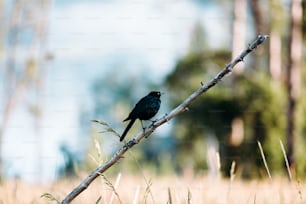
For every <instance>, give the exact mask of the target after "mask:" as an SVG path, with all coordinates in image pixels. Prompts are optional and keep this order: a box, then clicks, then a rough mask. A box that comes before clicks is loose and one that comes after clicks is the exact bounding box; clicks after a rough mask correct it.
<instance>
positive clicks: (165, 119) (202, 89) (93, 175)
mask: <svg viewBox="0 0 306 204" xmlns="http://www.w3.org/2000/svg"><path fill="white" fill-rule="evenodd" d="M267 38H268V35H258V36H257V38H256V39H255V40H254V41H253V42H252V43H250V44H249V46H248V47H247V48H246V49H245V50H244V51H242V52H241V53H240V55H238V56H237V57H236V58H235V59H233V60H232V61H231V62H230V63H229V64H227V65H226V66H225V67H224V69H223V70H222V71H221V72H219V73H218V74H217V75H216V76H215V77H214V78H213V79H212V80H210V81H209V82H208V83H206V84H203V83H201V87H200V88H199V89H198V90H196V91H195V92H193V93H192V94H191V95H190V96H189V97H188V98H187V99H186V100H185V101H183V103H181V104H180V105H179V106H177V107H176V108H175V109H173V110H172V111H171V112H170V113H169V114H167V115H165V116H164V117H163V118H161V119H159V120H157V121H156V122H153V123H152V124H151V125H150V126H149V127H148V128H146V129H145V130H144V131H141V132H140V133H138V134H137V135H136V136H134V137H133V138H132V139H130V140H129V141H128V142H127V143H125V144H124V145H123V146H122V147H121V148H119V149H118V150H117V152H115V153H114V155H113V156H112V157H111V158H110V159H109V160H108V161H106V162H105V163H104V164H102V165H100V166H99V167H98V168H96V169H95V170H94V171H93V172H92V173H91V174H89V175H88V176H87V177H86V178H85V179H84V180H83V181H82V182H81V183H80V184H79V185H78V186H77V187H76V188H75V189H73V191H72V192H71V193H69V194H68V195H67V196H66V198H65V199H64V200H63V201H62V202H61V203H62V204H68V203H70V202H71V201H72V200H73V199H75V198H76V197H77V196H78V195H79V194H80V193H82V192H83V191H84V190H85V189H86V188H87V187H88V186H89V185H90V184H91V183H92V182H93V181H94V180H95V179H96V178H97V177H98V176H99V175H101V174H102V173H104V172H105V171H106V170H107V169H108V168H110V167H111V166H113V165H114V164H116V163H117V162H118V160H119V159H121V158H122V157H123V155H124V154H125V152H126V151H127V150H128V149H129V148H131V147H133V146H134V145H136V144H138V143H139V142H140V140H142V139H143V138H144V137H148V136H149V135H150V134H151V133H152V132H153V131H154V130H155V129H156V128H158V127H159V126H161V125H162V124H164V123H166V122H168V121H169V120H171V119H172V118H174V117H175V116H177V115H178V114H180V113H182V112H184V111H185V110H186V109H188V106H189V105H190V104H191V103H192V102H193V101H194V100H195V99H197V98H198V97H199V96H200V95H201V94H202V93H204V92H206V91H207V90H208V89H210V88H212V87H213V86H215V85H216V84H217V83H218V82H220V81H221V79H222V78H223V77H224V76H225V75H227V74H229V73H230V72H232V70H233V68H234V66H235V65H236V64H238V63H239V62H241V61H243V60H244V58H245V57H246V56H247V55H248V54H249V53H250V52H252V51H253V50H254V49H255V48H257V46H259V45H260V44H262V43H263V42H264V41H265V40H266V39H267Z"/></svg>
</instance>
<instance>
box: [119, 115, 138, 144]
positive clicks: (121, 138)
mask: <svg viewBox="0 0 306 204" xmlns="http://www.w3.org/2000/svg"><path fill="white" fill-rule="evenodd" d="M135 120H136V119H131V121H130V122H129V124H128V125H127V126H126V128H125V130H124V132H123V133H122V135H121V137H120V142H121V141H122V140H123V139H124V138H125V136H126V134H127V132H128V131H129V130H130V128H131V127H132V125H133V124H134V122H135Z"/></svg>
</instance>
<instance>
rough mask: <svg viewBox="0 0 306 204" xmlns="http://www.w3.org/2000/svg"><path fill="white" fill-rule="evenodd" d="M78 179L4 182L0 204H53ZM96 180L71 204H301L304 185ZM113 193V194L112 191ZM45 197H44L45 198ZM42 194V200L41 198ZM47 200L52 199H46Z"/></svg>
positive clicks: (171, 179)
mask: <svg viewBox="0 0 306 204" xmlns="http://www.w3.org/2000/svg"><path fill="white" fill-rule="evenodd" d="M81 180H82V179H81V178H80V179H73V180H64V181H59V182H56V183H53V184H50V185H39V184H29V183H24V182H21V181H6V182H3V183H2V184H1V186H0V203H3V204H15V203H18V204H23V203H24V204H28V203H33V204H34V203H35V204H36V203H38V204H39V203H57V201H56V200H53V201H52V200H51V199H50V198H47V197H48V195H49V194H50V195H52V196H53V197H54V198H55V199H57V200H61V199H63V198H64V197H65V196H66V194H68V193H69V192H70V191H71V190H72V189H73V188H74V187H75V186H76V185H78V184H79V182H80V181H81ZM108 181H109V182H111V183H112V184H109V183H108V182H107V180H105V179H103V178H99V179H97V180H96V181H95V182H94V183H92V185H90V186H89V188H88V189H87V190H85V191H84V192H83V193H82V194H80V195H79V196H78V197H77V198H76V199H75V200H74V201H73V202H72V203H135V204H136V203H157V204H159V203H220V204H221V203H222V204H224V203H235V204H237V203H243V204H246V203H260V204H261V203H284V204H285V203H288V204H289V203H290V204H292V203H305V201H306V200H305V198H304V193H305V190H306V186H305V183H304V182H297V181H292V182H289V181H288V180H287V179H285V178H278V179H276V178H275V179H272V180H264V181H259V180H251V181H242V180H238V179H233V180H230V179H216V178H214V179H213V178H208V177H194V176H184V177H176V176H167V177H154V178H153V177H152V178H151V179H149V178H147V181H145V179H144V178H143V177H135V176H131V175H123V174H122V175H119V176H118V177H117V178H109V180H108ZM114 188H115V189H116V190H115V192H116V193H114V190H113V189H114ZM46 193H47V194H46ZM43 194H45V195H46V196H45V197H41V196H42V195H43ZM50 195H49V197H52V196H50Z"/></svg>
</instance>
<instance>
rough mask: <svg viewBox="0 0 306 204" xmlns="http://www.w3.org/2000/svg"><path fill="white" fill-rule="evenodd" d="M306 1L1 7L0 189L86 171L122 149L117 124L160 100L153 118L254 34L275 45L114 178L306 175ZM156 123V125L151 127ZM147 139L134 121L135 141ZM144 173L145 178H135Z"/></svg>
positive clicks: (18, 1) (162, 131)
mask: <svg viewBox="0 0 306 204" xmlns="http://www.w3.org/2000/svg"><path fill="white" fill-rule="evenodd" d="M305 8H306V3H305V1H298V0H296V1H294V0H292V1H290V0H283V1H280V0H271V1H268V2H266V1H264V0H249V1H247V0H233V1H223V0H192V1H185V0H177V1H176V0H167V1H156V0H149V1H148V0H147V1H142V0H139V1H120V0H105V1H83V0H74V1H70V0H65V1H51V0H31V1H25V0H6V1H1V2H0V15H1V18H0V64H1V67H2V68H1V69H0V77H1V87H0V88H1V91H0V97H1V100H0V102H1V106H0V107H1V108H0V141H1V143H0V158H1V160H0V175H1V179H6V178H20V179H23V180H26V181H39V182H40V181H43V182H46V181H53V180H56V179H58V178H61V177H74V176H76V177H77V176H78V175H79V174H80V172H84V171H85V172H87V171H88V172H89V171H92V170H93V169H94V168H96V167H97V165H98V163H100V162H103V161H105V160H106V159H107V158H109V156H111V154H112V153H113V152H115V151H116V150H117V149H118V148H119V147H121V145H122V144H121V143H119V139H118V138H117V137H116V136H115V135H114V134H112V133H110V132H107V128H105V127H103V126H101V125H99V124H95V123H93V122H91V120H92V119H98V120H102V121H105V122H107V123H108V124H109V125H110V126H111V127H112V128H113V129H115V130H116V131H117V132H118V133H119V134H121V133H122V131H123V130H124V128H125V126H126V125H127V124H126V123H122V120H123V119H124V118H125V117H126V116H127V115H128V113H129V112H130V110H131V109H132V108H133V106H134V104H135V103H136V102H137V101H138V100H139V99H140V98H141V97H143V96H145V95H146V94H147V93H148V92H150V91H151V90H160V91H162V92H164V93H165V94H164V95H162V98H161V100H162V107H161V110H160V111H159V113H158V114H157V116H156V118H160V117H162V116H163V115H164V114H166V113H168V112H169V111H171V109H173V108H175V107H176V106H177V105H178V104H180V102H182V101H183V100H184V99H185V98H186V97H188V95H189V94H191V93H192V92H193V91H194V90H196V89H197V88H199V86H200V83H201V82H204V83H205V82H207V81H208V80H210V79H211V78H212V77H213V76H214V75H215V74H216V73H218V72H219V71H220V70H221V69H222V68H223V67H224V65H225V64H227V63H228V62H230V60H231V59H232V58H233V57H235V56H237V55H238V54H239V53H240V52H241V51H242V50H243V49H244V48H245V47H246V46H247V44H248V43H249V42H251V41H252V40H253V39H255V38H256V36H257V35H258V34H268V35H269V36H270V38H269V39H268V40H267V41H266V42H265V43H264V44H263V45H262V46H260V47H259V48H258V49H257V50H256V51H255V52H253V53H251V54H250V55H249V56H247V58H246V59H245V62H244V63H241V64H239V65H238V66H237V67H236V68H235V70H234V72H233V73H232V74H231V75H230V76H228V77H226V78H225V79H224V80H223V81H222V82H221V83H220V84H218V85H217V86H216V87H214V88H213V89H211V90H209V91H208V92H207V93H205V94H204V95H202V96H201V97H200V98H199V99H197V100H196V101H195V102H194V103H193V104H192V105H191V106H190V107H189V111H188V112H185V113H183V114H181V115H179V116H178V117H176V118H175V119H174V120H171V121H169V122H168V123H167V124H164V125H163V126H162V127H160V128H158V130H157V131H156V132H154V133H153V135H152V136H151V137H150V138H149V139H147V140H143V141H142V143H141V144H140V145H139V146H137V147H136V148H133V149H132V150H131V153H129V154H127V155H126V158H125V159H124V160H122V161H121V162H120V163H119V164H117V165H116V166H115V167H114V168H112V169H110V170H109V171H108V172H107V173H109V174H115V173H118V172H137V171H139V168H141V169H145V170H148V171H150V172H152V173H154V174H157V175H160V174H173V173H176V174H186V173H191V174H203V175H209V176H212V177H214V176H220V175H223V176H227V175H228V174H229V172H230V166H231V163H232V162H233V161H235V162H236V168H237V175H239V176H240V177H242V178H254V177H256V178H258V177H259V178H261V177H266V172H265V169H264V165H263V162H262V158H261V156H260V151H259V148H258V144H257V141H260V143H261V144H262V146H263V151H264V153H265V156H266V159H267V164H268V166H269V168H270V170H271V171H272V173H273V174H279V175H285V172H286V168H285V161H284V156H283V152H282V149H281V145H280V141H282V143H283V144H284V147H285V150H286V155H287V158H288V160H289V164H290V168H291V169H292V172H293V173H294V174H295V175H298V176H299V177H304V176H305V172H306V157H305V147H306V120H305V116H306V103H305V102H304V101H305V86H306V83H305V79H306V78H305V77H306V76H305V59H306V58H305V33H306V12H305V11H306V10H305ZM147 124H148V123H147ZM139 131H141V126H140V123H139V122H136V125H135V126H134V127H133V128H132V130H131V131H130V132H129V134H128V136H127V138H130V137H131V136H132V135H133V134H135V133H137V132H139ZM139 165H140V166H141V167H139Z"/></svg>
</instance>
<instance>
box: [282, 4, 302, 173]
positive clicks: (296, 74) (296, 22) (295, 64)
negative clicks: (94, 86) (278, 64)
mask: <svg viewBox="0 0 306 204" xmlns="http://www.w3.org/2000/svg"><path fill="white" fill-rule="evenodd" d="M302 45H303V44H302V1H301V0H291V2H290V33H289V39H288V57H289V59H288V66H287V80H286V85H287V94H288V95H287V97H288V98H287V100H288V106H287V111H288V117H287V135H286V136H287V145H288V150H287V157H288V160H289V165H290V168H291V169H292V170H294V169H295V159H294V147H295V145H294V144H295V121H296V120H295V111H296V104H297V100H298V97H299V94H300V85H301V78H300V75H301V60H302V58H301V55H302Z"/></svg>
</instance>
